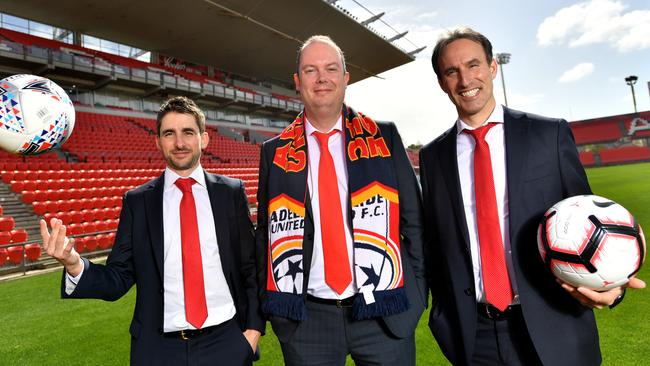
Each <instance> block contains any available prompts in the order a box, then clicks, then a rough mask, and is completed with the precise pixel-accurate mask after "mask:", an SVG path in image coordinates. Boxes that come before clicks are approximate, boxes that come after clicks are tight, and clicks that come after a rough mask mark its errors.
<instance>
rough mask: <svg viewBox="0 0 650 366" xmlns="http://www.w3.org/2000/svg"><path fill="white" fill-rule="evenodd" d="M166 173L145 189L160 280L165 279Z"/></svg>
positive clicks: (145, 203)
mask: <svg viewBox="0 0 650 366" xmlns="http://www.w3.org/2000/svg"><path fill="white" fill-rule="evenodd" d="M164 176H165V175H164V173H163V175H161V176H160V177H159V178H158V179H156V180H155V181H153V182H152V183H151V185H150V186H149V187H148V189H147V190H146V191H144V205H145V215H146V218H147V227H148V229H149V238H150V239H151V242H150V244H151V251H152V252H153V256H154V262H155V264H156V269H157V270H158V275H160V280H161V281H162V280H163V268H164V265H163V251H164V245H165V243H164V241H163V237H164V233H163V230H164V228H163V208H162V205H163V189H164V187H165V179H164Z"/></svg>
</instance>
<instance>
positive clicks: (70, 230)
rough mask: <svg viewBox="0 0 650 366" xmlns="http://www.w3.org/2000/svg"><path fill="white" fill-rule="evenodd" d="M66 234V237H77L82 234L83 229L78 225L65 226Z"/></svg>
mask: <svg viewBox="0 0 650 366" xmlns="http://www.w3.org/2000/svg"><path fill="white" fill-rule="evenodd" d="M65 227H66V234H68V235H79V234H83V228H82V227H81V224H79V223H74V222H73V223H71V224H66V226H65Z"/></svg>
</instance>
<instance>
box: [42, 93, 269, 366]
mask: <svg viewBox="0 0 650 366" xmlns="http://www.w3.org/2000/svg"><path fill="white" fill-rule="evenodd" d="M157 133H158V134H157V136H156V145H157V147H158V149H159V150H160V151H161V152H162V154H163V157H164V158H165V160H166V162H167V168H166V169H165V172H164V173H163V175H162V176H160V177H159V178H156V179H154V180H152V181H150V182H148V183H146V184H144V185H142V186H140V187H138V188H136V189H133V190H131V191H129V192H127V193H126V195H125V196H124V200H123V206H122V212H121V215H120V224H119V227H118V230H117V235H116V237H115V245H114V246H113V250H112V251H111V253H110V255H109V257H108V260H107V262H106V265H97V264H94V263H92V262H90V261H88V260H87V259H85V258H80V256H79V254H78V253H77V252H76V251H75V250H74V244H73V242H74V240H68V238H66V236H65V232H66V229H65V226H63V225H62V223H61V220H58V219H52V221H51V227H52V232H51V234H50V233H49V232H48V229H47V224H46V223H45V221H43V220H41V234H42V236H43V246H44V248H45V250H46V251H47V253H48V254H49V255H51V256H53V257H54V258H56V259H57V260H58V261H59V262H61V263H62V264H63V265H64V267H65V270H64V275H63V280H62V284H61V287H62V289H61V293H62V297H64V298H99V299H103V300H108V301H114V300H117V299H119V298H120V297H122V296H123V295H124V294H125V293H127V292H128V291H129V289H130V288H131V287H132V286H133V285H134V284H136V285H137V299H136V306H135V311H134V314H133V320H132V322H131V327H130V333H131V364H133V365H181V364H183V365H184V364H188V365H190V364H191V365H214V364H219V365H233V366H235V365H251V364H252V359H253V356H254V350H255V349H256V347H257V341H258V339H259V336H260V335H261V332H263V331H264V320H263V318H262V315H261V311H260V308H259V302H258V297H257V296H258V288H257V282H256V271H255V256H254V251H255V246H254V234H253V228H252V223H251V221H250V217H249V214H248V203H247V201H246V195H245V192H244V187H243V184H242V182H241V181H239V180H235V179H231V178H227V177H224V176H220V175H215V174H209V173H207V172H205V171H204V170H203V169H202V167H201V165H200V162H199V160H200V157H201V150H203V149H204V148H205V147H206V146H207V144H208V142H209V138H208V134H207V132H206V131H205V116H204V114H203V112H202V111H201V110H200V109H199V108H198V106H196V104H194V102H192V101H191V100H189V99H187V98H185V97H176V98H172V99H170V100H168V101H167V102H165V103H164V104H163V105H162V107H161V108H160V111H159V112H158V119H157Z"/></svg>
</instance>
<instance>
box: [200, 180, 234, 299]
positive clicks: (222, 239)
mask: <svg viewBox="0 0 650 366" xmlns="http://www.w3.org/2000/svg"><path fill="white" fill-rule="evenodd" d="M205 183H206V185H207V188H208V195H209V196H210V207H211V208H212V217H213V219H214V228H215V231H216V233H217V245H218V246H219V258H220V259H221V268H222V269H223V273H224V275H225V277H226V281H227V282H228V285H229V286H230V288H233V286H232V284H231V283H230V271H231V264H232V263H233V248H231V242H230V231H229V225H228V213H227V212H226V210H227V207H226V206H227V205H226V202H228V195H227V193H228V192H227V191H226V187H225V186H224V184H223V183H222V182H221V181H220V178H219V177H218V176H216V175H212V174H207V173H205Z"/></svg>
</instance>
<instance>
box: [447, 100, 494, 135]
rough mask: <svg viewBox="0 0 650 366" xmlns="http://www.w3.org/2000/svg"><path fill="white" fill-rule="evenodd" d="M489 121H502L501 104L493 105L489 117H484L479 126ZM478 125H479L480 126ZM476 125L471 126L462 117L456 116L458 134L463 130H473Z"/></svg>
mask: <svg viewBox="0 0 650 366" xmlns="http://www.w3.org/2000/svg"><path fill="white" fill-rule="evenodd" d="M488 122H490V123H503V106H502V105H501V104H497V105H495V106H494V110H493V111H492V114H490V117H489V118H488V119H486V120H485V121H484V122H483V123H482V124H481V126H485V125H486V124H488ZM481 126H479V127H481ZM476 128H478V127H472V126H470V125H468V124H467V123H465V122H464V121H463V120H462V119H460V118H458V119H457V120H456V133H457V134H460V133H462V132H463V130H474V129H476Z"/></svg>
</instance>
